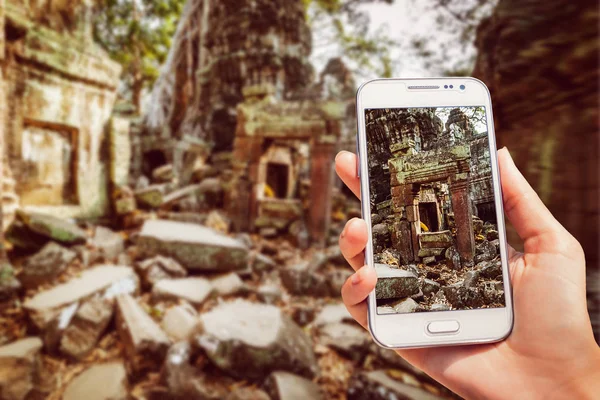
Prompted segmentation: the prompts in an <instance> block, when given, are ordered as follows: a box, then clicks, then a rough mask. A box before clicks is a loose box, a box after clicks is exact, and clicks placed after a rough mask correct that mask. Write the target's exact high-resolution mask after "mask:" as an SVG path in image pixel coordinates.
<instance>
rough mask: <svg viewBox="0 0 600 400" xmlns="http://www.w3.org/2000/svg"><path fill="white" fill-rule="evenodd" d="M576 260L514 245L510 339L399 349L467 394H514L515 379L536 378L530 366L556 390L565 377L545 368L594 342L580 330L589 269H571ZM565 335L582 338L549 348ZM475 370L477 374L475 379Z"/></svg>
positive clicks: (583, 322) (583, 326) (561, 364)
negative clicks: (558, 378)
mask: <svg viewBox="0 0 600 400" xmlns="http://www.w3.org/2000/svg"><path fill="white" fill-rule="evenodd" d="M575 261H576V260H573V259H572V258H571V257H569V256H564V255H562V254H552V253H539V254H531V253H529V254H522V253H517V252H515V251H514V250H513V249H511V257H510V271H511V282H512V285H513V295H514V299H515V300H514V309H515V316H516V317H515V324H514V329H513V332H512V334H511V335H510V336H509V337H508V338H507V339H506V340H504V341H502V342H499V343H494V344H489V345H479V346H462V347H445V348H428V349H415V350H403V351H398V354H400V355H401V356H402V357H404V358H405V359H407V360H408V361H409V362H410V363H411V364H413V365H415V366H416V367H418V368H420V369H422V370H423V371H425V372H426V373H428V374H430V375H431V376H432V377H433V378H435V379H437V380H439V381H440V382H442V383H445V384H447V385H448V386H450V387H451V388H453V389H454V390H456V391H458V392H461V393H463V394H464V395H467V397H485V398H492V397H497V398H508V397H510V396H511V395H512V394H514V393H513V390H514V385H515V383H516V382H519V381H520V380H522V379H523V378H524V377H527V379H531V373H525V372H533V373H534V375H533V376H538V377H539V378H536V379H540V380H541V381H542V382H540V384H541V385H543V386H545V387H546V388H547V389H548V392H549V393H551V392H552V391H553V390H554V388H553V386H555V385H557V384H560V383H561V382H556V381H546V379H545V378H544V377H545V376H556V375H555V374H550V373H548V374H546V373H544V372H545V370H546V369H553V368H555V369H556V368H558V369H561V368H564V365H565V364H566V363H567V362H569V361H570V360H572V358H573V353H572V352H573V351H574V348H575V347H578V346H580V347H581V351H585V349H587V348H589V343H588V340H586V339H587V338H588V336H590V335H581V333H582V331H585V330H590V327H589V322H588V321H589V319H588V318H587V314H586V315H581V314H582V313H581V312H579V313H577V310H579V311H581V310H584V313H585V305H582V304H580V303H581V301H583V302H585V297H583V299H582V298H581V295H580V294H581V292H582V286H581V285H582V284H583V282H584V274H583V271H573V269H570V267H571V266H572V265H573V264H574V262H575ZM541 303H543V304H541ZM574 312H575V313H576V314H579V315H573V313H574ZM558 316H566V318H558ZM569 316H572V317H569ZM566 338H570V339H566ZM561 340H570V341H579V342H581V343H573V342H572V343H571V346H569V347H566V346H565V347H562V349H564V351H562V352H558V353H557V352H555V351H554V352H550V351H548V348H549V346H553V344H555V343H557V341H561ZM474 373H476V374H477V380H474V379H473V374H474ZM490 381H494V382H495V385H494V386H493V393H490V391H489V389H490V388H491V386H490V385H489V382H490ZM474 383H476V384H474ZM536 386H538V385H536ZM521 394H523V393H521ZM537 394H538V395H539V394H540V393H537Z"/></svg>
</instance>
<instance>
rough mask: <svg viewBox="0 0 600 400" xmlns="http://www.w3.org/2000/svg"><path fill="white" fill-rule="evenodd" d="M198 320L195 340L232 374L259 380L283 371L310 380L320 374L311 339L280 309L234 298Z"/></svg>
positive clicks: (225, 370)
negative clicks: (271, 373)
mask: <svg viewBox="0 0 600 400" xmlns="http://www.w3.org/2000/svg"><path fill="white" fill-rule="evenodd" d="M200 321H201V323H200V324H199V326H198V328H199V330H198V333H197V334H196V335H195V336H194V342H195V344H196V345H198V346H199V347H201V348H202V349H204V351H205V352H206V354H207V356H208V357H209V358H210V359H211V360H212V362H213V363H214V364H215V365H216V366H217V367H219V368H220V369H222V370H223V371H224V372H226V373H228V374H230V375H232V376H234V377H238V378H249V379H260V378H262V377H264V376H266V375H268V374H269V373H270V372H274V371H277V370H281V371H289V372H293V373H297V374H300V375H302V376H305V377H308V378H312V377H314V376H315V375H316V374H317V372H318V366H317V362H316V360H315V356H314V352H313V348H312V343H311V340H310V338H309V337H308V336H307V335H306V334H305V333H304V332H303V331H302V329H301V328H300V327H299V326H298V325H296V324H295V323H294V322H293V321H292V320H291V319H289V317H287V316H286V315H285V314H283V313H282V312H281V310H280V309H278V308H277V307H274V306H269V305H263V304H254V303H250V302H247V301H243V300H236V301H232V302H229V303H223V304H221V305H219V306H217V307H216V308H214V309H213V310H211V311H210V312H208V313H206V314H203V315H202V316H201V317H200Z"/></svg>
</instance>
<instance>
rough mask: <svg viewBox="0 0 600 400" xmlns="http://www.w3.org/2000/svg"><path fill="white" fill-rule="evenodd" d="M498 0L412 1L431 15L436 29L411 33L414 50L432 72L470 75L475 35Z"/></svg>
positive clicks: (473, 60) (445, 74)
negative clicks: (422, 32)
mask: <svg viewBox="0 0 600 400" xmlns="http://www.w3.org/2000/svg"><path fill="white" fill-rule="evenodd" d="M497 3H498V0H428V1H427V2H419V4H418V5H419V7H418V8H417V7H416V6H417V1H416V0H412V4H413V6H414V8H415V9H416V10H418V11H417V12H418V13H420V14H426V15H430V17H429V18H431V19H433V20H434V21H435V26H436V28H437V29H436V30H435V31H432V32H429V33H427V34H412V35H411V34H409V35H408V37H409V41H410V45H411V50H412V52H413V53H414V56H415V57H416V58H417V59H419V60H420V61H421V62H422V63H423V67H424V69H426V70H427V71H429V72H431V73H432V74H433V75H444V76H469V75H471V73H472V71H473V67H474V65H475V59H476V57H477V52H476V50H475V47H474V45H475V35H476V33H477V28H478V26H479V25H480V23H481V21H483V20H484V19H486V18H488V17H489V16H490V15H491V14H492V12H493V10H494V8H495V7H496V4H497Z"/></svg>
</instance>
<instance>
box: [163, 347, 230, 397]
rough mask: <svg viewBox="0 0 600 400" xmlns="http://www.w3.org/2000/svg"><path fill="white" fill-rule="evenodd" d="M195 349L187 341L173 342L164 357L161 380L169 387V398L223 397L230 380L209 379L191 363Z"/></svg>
mask: <svg viewBox="0 0 600 400" xmlns="http://www.w3.org/2000/svg"><path fill="white" fill-rule="evenodd" d="M195 353H197V349H195V348H193V347H192V346H191V345H190V343H189V342H188V341H182V342H178V343H175V344H173V345H172V346H171V347H170V348H169V350H168V352H167V355H166V357H165V363H164V367H163V371H162V376H163V380H164V381H165V382H166V384H167V387H168V388H169V398H175V399H223V398H225V396H226V395H227V392H228V386H229V385H231V383H232V382H229V381H228V380H227V379H219V380H215V379H210V377H209V376H207V375H206V374H205V373H204V372H203V371H202V370H201V369H200V368H198V367H196V366H195V365H193V361H194V357H195V355H196V354H195Z"/></svg>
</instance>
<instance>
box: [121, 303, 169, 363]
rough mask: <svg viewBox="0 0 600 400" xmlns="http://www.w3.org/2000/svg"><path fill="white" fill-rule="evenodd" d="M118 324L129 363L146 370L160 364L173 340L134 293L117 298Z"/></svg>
mask: <svg viewBox="0 0 600 400" xmlns="http://www.w3.org/2000/svg"><path fill="white" fill-rule="evenodd" d="M116 327H117V331H118V332H119V336H120V337H121V339H122V340H123V343H124V345H125V353H126V354H127V366H128V369H129V370H130V371H131V372H133V373H136V374H137V373H142V371H144V370H147V369H149V368H151V367H153V366H156V364H158V365H160V363H161V362H162V360H163V358H164V355H165V354H166V352H167V349H168V347H169V345H170V344H171V341H170V339H169V337H168V336H167V335H166V334H165V333H164V331H163V330H162V329H161V328H160V326H159V325H158V324H157V323H156V322H154V321H153V320H152V318H151V317H150V316H149V315H148V314H147V313H146V311H144V309H143V308H142V307H141V306H140V305H139V304H138V302H137V301H136V300H135V299H134V298H133V297H131V296H130V295H127V294H125V295H120V296H118V297H117V319H116Z"/></svg>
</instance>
